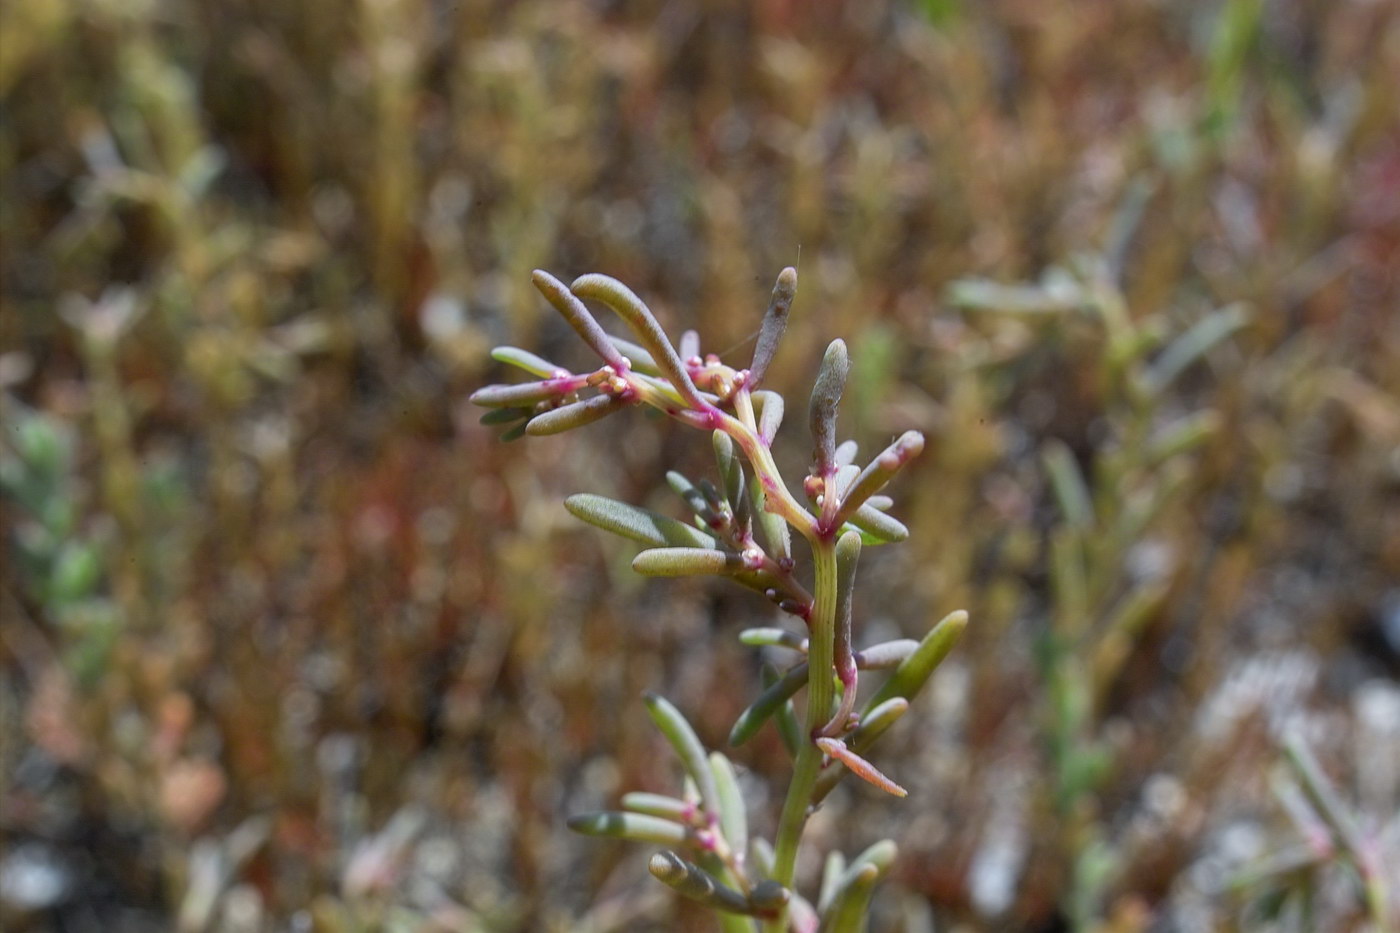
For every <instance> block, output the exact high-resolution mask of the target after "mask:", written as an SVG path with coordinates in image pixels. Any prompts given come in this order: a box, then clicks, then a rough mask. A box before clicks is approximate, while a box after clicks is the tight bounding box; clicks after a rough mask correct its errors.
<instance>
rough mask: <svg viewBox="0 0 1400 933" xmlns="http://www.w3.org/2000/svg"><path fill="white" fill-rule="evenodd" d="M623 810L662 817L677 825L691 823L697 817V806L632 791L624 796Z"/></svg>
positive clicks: (663, 795)
mask: <svg viewBox="0 0 1400 933" xmlns="http://www.w3.org/2000/svg"><path fill="white" fill-rule="evenodd" d="M622 808H623V809H624V810H628V811H630V812H632V813H642V814H646V815H647V816H655V817H660V818H661V819H663V820H671V821H673V822H676V823H689V822H690V820H691V818H692V817H693V816H694V815H695V805H694V804H692V803H687V802H686V801H684V800H677V799H676V798H675V797H667V796H666V795H665V794H649V793H647V792H645V791H632V792H630V793H626V794H623V795H622Z"/></svg>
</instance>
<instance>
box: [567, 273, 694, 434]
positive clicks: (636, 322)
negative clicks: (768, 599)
mask: <svg viewBox="0 0 1400 933" xmlns="http://www.w3.org/2000/svg"><path fill="white" fill-rule="evenodd" d="M569 288H570V289H571V290H572V291H573V293H574V294H575V295H577V296H578V297H580V298H592V299H593V300H595V301H601V302H602V303H603V304H605V305H607V306H608V307H609V308H612V309H613V310H614V311H616V312H617V314H618V316H620V317H621V318H622V319H623V320H624V321H626V322H627V326H629V327H631V328H632V331H633V332H634V333H635V334H636V335H637V339H638V340H640V341H641V344H642V346H643V347H644V348H646V350H647V352H649V353H650V354H651V358H652V359H653V360H654V361H655V362H656V367H657V369H659V370H660V371H661V373H662V374H663V375H664V376H665V377H666V378H667V379H669V380H670V381H671V384H672V385H673V386H675V387H676V391H678V392H680V394H681V397H682V398H684V399H685V400H686V401H687V402H688V403H690V405H692V406H693V407H695V408H700V409H703V408H705V407H706V405H707V403H706V402H705V401H704V400H703V399H701V398H700V393H699V392H698V391H697V390H696V388H695V383H694V382H692V381H691V379H690V374H689V373H687V372H686V370H685V366H684V365H682V363H681V358H680V357H679V356H677V355H676V348H675V347H673V346H671V341H670V339H669V338H667V336H666V332H665V331H663V330H662V329H661V325H660V324H659V323H657V320H656V316H655V315H653V314H652V313H651V309H650V308H648V307H647V306H646V305H645V304H644V303H643V302H642V300H641V299H640V298H638V297H637V296H636V294H635V293H634V292H633V291H632V289H630V288H628V287H627V286H626V285H623V284H622V283H621V282H619V281H618V280H617V279H615V278H612V277H611V276H607V275H599V274H597V273H591V274H589V275H581V276H579V277H578V278H576V279H574V282H573V284H572V285H570V286H569Z"/></svg>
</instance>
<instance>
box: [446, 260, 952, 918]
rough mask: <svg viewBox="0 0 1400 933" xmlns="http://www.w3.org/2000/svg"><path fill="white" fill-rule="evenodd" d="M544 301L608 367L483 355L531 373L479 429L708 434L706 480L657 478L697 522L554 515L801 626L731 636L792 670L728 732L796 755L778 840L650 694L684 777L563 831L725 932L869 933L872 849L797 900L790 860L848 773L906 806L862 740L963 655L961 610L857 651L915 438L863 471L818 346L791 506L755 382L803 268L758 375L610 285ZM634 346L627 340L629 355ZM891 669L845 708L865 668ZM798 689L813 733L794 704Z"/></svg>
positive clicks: (616, 513)
mask: <svg viewBox="0 0 1400 933" xmlns="http://www.w3.org/2000/svg"><path fill="white" fill-rule="evenodd" d="M533 281H534V284H535V286H536V288H538V289H539V291H540V293H541V294H543V295H544V297H545V299H546V300H547V301H549V303H550V304H551V305H552V306H553V307H554V308H555V310H557V311H558V312H559V313H560V315H561V316H562V317H563V318H564V320H565V321H567V322H568V324H569V325H570V327H572V328H573V329H574V331H575V332H576V333H577V334H578V335H579V337H580V338H581V339H582V340H583V342H584V343H585V344H587V346H588V347H589V348H590V349H591V350H592V351H593V352H594V353H595V354H596V355H597V356H598V357H599V359H600V361H601V365H599V366H598V368H597V369H595V370H593V371H591V372H584V373H575V372H572V371H570V370H568V369H566V368H564V367H562V366H558V365H556V364H554V363H552V362H550V361H548V360H544V359H542V358H540V357H538V356H536V355H535V354H533V353H530V352H528V351H525V350H521V349H518V348H515V347H501V348H497V349H496V350H494V351H493V352H492V356H493V357H494V358H495V359H496V360H498V361H500V362H503V363H508V364H510V365H513V366H516V367H518V368H520V369H523V370H525V371H526V372H528V373H530V374H531V375H532V376H535V377H536V380H535V381H531V382H526V383H519V384H514V385H493V386H488V387H486V388H483V389H480V390H478V391H477V392H476V393H474V394H473V395H472V397H471V400H472V401H473V402H475V403H476V404H478V405H482V406H485V407H487V408H490V409H491V411H489V412H488V413H487V414H486V415H485V416H484V417H483V419H482V421H483V422H484V423H489V424H503V425H510V428H509V430H508V431H507V432H506V435H505V436H506V438H507V439H512V438H516V437H519V436H521V435H522V434H529V435H536V436H540V435H550V434H557V433H560V432H562V431H567V430H571V429H573V428H576V427H581V426H583V425H585V424H590V423H592V422H595V421H598V420H601V419H603V418H606V417H608V416H610V415H612V414H615V413H616V412H619V411H621V410H623V409H625V408H632V407H636V406H639V405H648V406H650V407H652V408H655V409H657V410H659V411H661V412H662V413H664V414H665V415H667V416H668V417H670V418H673V419H675V420H677V421H680V422H682V423H684V424H687V425H690V426H691V427H694V428H698V429H701V430H705V431H708V432H710V435H711V440H712V445H713V448H714V454H715V478H714V479H710V478H700V479H698V480H691V479H690V478H689V477H686V476H683V475H681V474H680V473H677V472H671V473H668V474H667V477H666V480H667V484H668V485H669V486H670V487H671V489H672V490H673V491H674V492H675V493H676V495H677V496H678V497H679V498H680V499H681V501H682V503H683V504H684V506H685V507H686V508H687V509H688V511H689V512H690V513H691V515H690V520H689V521H685V520H681V519H677V518H673V517H671V516H668V515H663V514H660V513H657V512H653V511H651V510H649V509H644V508H641V507H638V506H635V505H631V504H628V503H624V502H619V501H616V500H613V499H608V498H605V497H603V496H598V495H593V494H588V493H584V494H579V495H575V496H571V497H570V498H569V499H568V500H567V501H566V503H565V505H566V507H567V508H568V510H569V511H570V512H571V513H572V514H573V515H575V516H577V517H578V518H580V519H582V520H583V521H586V522H588V523H590V524H592V525H596V526H598V527H599V528H602V529H604V530H606V531H610V532H612V533H614V534H617V535H619V536H621V537H624V538H628V539H630V540H632V541H636V542H637V543H639V544H641V545H643V546H644V549H643V550H642V551H641V552H639V553H638V554H637V556H636V557H635V559H634V560H633V562H632V568H633V569H634V570H635V571H637V572H638V573H640V574H643V575H645V576H659V577H676V576H693V575H715V576H724V577H728V578H729V579H731V580H733V581H734V582H736V583H738V584H739V585H741V586H743V587H746V588H748V589H751V590H754V591H756V592H758V593H760V594H762V595H763V596H764V597H765V598H767V599H768V600H769V601H770V602H772V603H773V604H774V605H775V606H776V607H777V608H778V609H779V610H781V611H782V612H783V613H784V614H786V615H787V616H789V617H791V618H792V619H793V620H795V626H794V628H781V627H757V628H749V629H746V630H744V631H743V632H742V633H741V634H740V640H741V641H742V642H743V643H744V644H747V645H751V646H756V647H760V648H770V649H779V650H778V651H777V652H776V653H779V654H781V653H787V654H790V663H789V664H788V666H787V667H786V669H783V670H779V669H776V668H772V667H766V668H765V671H764V679H765V685H764V689H763V690H762V692H761V693H760V694H759V696H758V697H757V699H755V700H754V702H753V703H752V704H750V705H749V707H748V708H747V709H745V710H744V711H743V713H742V714H740V716H739V718H738V720H737V721H736V722H735V723H734V726H733V728H732V729H731V731H730V734H729V744H730V746H732V747H737V746H741V745H743V744H744V743H746V742H748V741H749V740H750V739H752V738H753V737H754V736H755V735H756V734H757V733H758V731H759V730H760V729H761V728H762V727H763V726H764V725H765V724H766V723H768V722H770V721H771V722H773V723H774V724H775V727H776V729H777V730H778V733H779V735H780V736H781V737H782V741H783V744H784V746H785V747H786V748H787V750H788V752H789V753H790V754H791V756H792V758H793V762H794V764H793V776H792V781H791V783H790V785H789V789H788V795H787V800H786V802H785V804H784V807H783V811H782V813H781V815H780V816H779V819H778V825H777V835H776V839H775V843H772V844H770V843H769V842H768V841H767V840H766V839H764V838H762V837H760V836H758V835H756V834H751V833H750V832H749V828H748V813H747V807H746V806H745V802H744V799H743V795H742V792H741V788H740V785H739V782H738V781H737V779H736V777H735V768H734V764H733V762H731V760H730V759H729V758H728V757H726V756H725V755H724V754H722V753H720V752H718V751H707V750H706V749H705V748H704V746H703V745H702V743H701V742H700V739H699V737H698V736H697V735H696V733H695V730H694V729H693V728H692V727H691V725H690V724H689V723H688V722H687V721H686V719H685V717H684V716H683V715H682V713H681V712H680V711H679V710H678V709H677V708H676V707H675V706H673V705H672V704H671V703H669V702H668V701H666V700H665V699H662V698H661V697H659V696H656V695H648V697H647V699H646V703H647V707H648V709H649V711H650V713H651V716H652V719H653V720H654V721H655V723H656V725H657V727H658V728H659V729H660V731H661V732H662V734H663V735H664V736H665V737H666V739H667V741H668V742H669V743H670V745H671V747H672V748H673V749H674V751H675V753H676V755H677V757H678V758H679V759H680V761H681V763H682V765H683V766H684V770H685V774H686V779H685V785H684V787H683V789H682V791H681V793H680V795H679V796H665V795H659V794H654V793H630V794H627V795H625V796H624V797H623V798H622V801H621V806H622V809H621V810H618V811H610V812H603V813H591V814H586V815H582V816H578V817H575V818H573V819H572V820H570V823H569V825H570V827H571V828H572V829H574V830H575V831H577V832H581V833H585V834H589V835H597V836H611V837H615V838H622V839H629V840H632V841H637V842H647V843H653V844H659V845H663V846H667V847H669V848H668V850H667V851H663V852H661V853H659V854H657V855H656V856H655V857H654V858H653V859H652V861H651V864H650V866H649V867H650V871H651V873H652V874H653V875H654V876H655V877H656V878H657V879H659V880H660V881H662V882H663V883H665V884H667V885H669V886H670V887H672V888H673V889H675V890H676V891H677V892H678V893H680V894H682V895H684V896H686V897H689V898H692V899H695V900H698V901H701V902H703V903H705V904H706V905H708V906H710V907H712V908H714V909H715V910H716V911H718V912H719V916H720V917H721V920H722V922H723V924H724V928H725V929H726V930H748V931H751V930H753V929H754V924H755V923H761V924H762V925H763V928H764V929H765V930H787V929H792V930H799V931H816V930H824V931H825V930H831V931H839V930H856V929H859V928H860V925H861V924H862V923H863V922H864V920H863V918H864V915H865V910H866V907H867V905H868V903H869V900H870V897H871V893H872V891H873V889H874V885H875V883H876V881H878V880H879V878H880V877H881V876H882V875H883V874H884V873H885V871H886V870H887V869H888V867H889V865H890V864H891V863H892V861H893V859H894V856H895V846H894V843H893V842H889V841H884V842H881V843H877V844H876V845H874V846H872V847H871V848H869V849H867V850H866V851H865V852H863V853H861V854H860V855H858V856H856V857H855V858H853V859H852V860H851V861H850V862H849V863H847V862H846V861H845V860H844V858H843V857H842V856H841V855H840V854H839V853H832V854H831V855H830V856H829V857H828V859H827V863H826V870H825V872H824V873H823V880H822V886H821V890H820V892H819V894H818V896H817V897H816V898H814V899H810V900H809V899H806V898H804V897H802V896H801V895H800V894H799V893H798V892H797V891H796V890H795V888H794V884H793V882H794V875H795V870H796V854H797V848H798V845H799V843H800V840H801V835H802V828H803V826H804V825H805V822H806V819H807V817H808V815H809V813H810V812H811V811H812V810H813V809H814V808H815V807H817V806H819V805H820V804H821V802H822V801H823V800H824V799H825V797H826V796H827V794H829V793H830V792H831V790H832V789H833V788H834V787H835V786H836V784H837V783H838V782H839V781H840V780H841V778H842V777H843V776H844V775H845V774H847V773H853V774H855V775H856V776H858V777H860V778H862V779H863V780H865V781H866V782H868V783H869V784H871V785H873V786H874V787H877V788H879V789H881V790H884V791H886V792H888V793H891V794H893V795H895V796H899V797H903V796H905V795H906V791H905V790H904V788H903V787H901V786H900V785H899V784H898V783H896V782H895V781H894V780H892V779H891V778H889V777H887V776H886V775H884V774H883V773H881V772H880V771H879V770H878V769H877V768H876V767H875V765H873V764H872V763H871V762H870V761H869V760H868V759H867V758H866V755H867V754H868V752H869V750H870V748H871V746H872V745H873V744H874V743H875V741H876V740H877V739H878V738H879V737H880V736H881V735H883V734H884V733H885V731H886V730H888V729H889V728H890V726H892V725H893V724H894V723H895V722H896V721H897V720H898V719H899V718H900V717H901V716H902V715H903V714H904V713H905V712H907V710H908V709H909V702H910V700H911V699H912V698H913V697H914V696H915V695H916V694H917V693H918V692H919V690H920V689H921V688H922V687H923V685H924V684H925V683H926V682H927V681H928V679H929V677H930V676H931V675H932V674H933V672H934V670H935V669H936V668H937V667H938V665H939V663H940V662H941V661H942V660H943V659H944V658H945V657H946V656H947V655H948V652H949V651H950V650H951V649H952V647H953V645H954V644H955V643H956V642H957V640H958V638H959V636H960V635H961V633H962V630H963V628H964V626H965V625H966V622H967V614H966V613H964V612H961V611H959V612H954V613H951V614H949V615H948V616H946V617H944V618H943V619H942V620H941V621H939V622H938V623H937V624H936V625H934V626H933V627H932V628H931V629H930V630H929V632H928V633H927V634H926V635H925V637H924V638H923V639H922V640H917V641H916V640H913V639H897V640H893V641H886V642H882V643H879V644H874V645H869V646H866V647H864V648H859V649H857V648H856V647H855V646H854V640H853V629H854V625H853V615H854V612H853V593H854V588H855V580H856V569H857V565H858V563H859V559H860V554H861V550H862V549H863V548H864V547H866V546H872V545H880V544H886V543H892V542H898V541H902V540H904V539H905V538H907V537H908V535H909V531H908V529H907V528H905V526H904V525H903V524H902V523H900V522H899V521H898V520H897V519H895V518H894V517H893V516H891V515H890V514H889V510H890V508H891V507H892V506H893V504H894V503H893V500H892V499H891V498H890V497H889V496H887V495H885V494H884V489H885V487H886V486H887V485H888V484H889V483H890V481H891V480H893V479H894V477H895V476H896V475H898V474H899V472H900V471H901V470H902V469H903V468H904V467H905V466H906V465H907V464H908V463H909V462H910V461H911V460H913V459H914V458H915V457H916V456H918V455H919V453H920V452H921V451H922V450H923V446H924V439H923V436H922V435H921V434H919V433H918V432H917V431H908V432H906V433H904V434H903V435H901V436H900V437H898V438H897V439H895V440H894V441H893V442H892V443H891V444H890V445H889V446H888V447H886V448H885V449H884V450H883V451H881V452H880V453H879V454H878V455H877V456H875V457H874V458H873V459H871V460H870V461H869V462H868V463H866V464H865V465H864V466H859V465H857V463H856V458H857V456H858V453H859V451H858V449H857V446H856V444H855V442H854V441H849V440H848V441H844V442H842V441H840V440H839V438H838V432H837V416H838V412H839V409H840V404H841V397H842V394H843V392H844V389H845V385H846V380H847V376H848V374H849V370H850V360H849V355H848V353H847V350H846V345H845V343H844V342H843V341H841V340H834V341H832V343H831V344H830V345H829V346H828V347H827V350H826V353H825V354H824V356H823V358H822V363H821V367H820V370H819V372H818V374H817V378H816V380H815V383H814V386H813V389H812V393H811V397H810V400H809V403H808V427H809V430H810V433H811V437H812V462H811V468H810V470H809V472H808V474H807V476H806V477H805V478H804V480H803V482H802V484H801V487H800V489H801V494H800V495H797V494H794V493H793V492H792V490H791V489H790V488H789V487H788V485H787V484H786V483H785V482H784V481H783V479H782V477H781V476H780V475H779V473H778V470H777V467H776V465H775V463H774V460H773V456H772V444H773V442H774V440H775V438H776V435H777V432H778V429H779V427H780V426H781V424H782V421H783V416H784V413H785V411H786V403H785V400H784V399H783V397H782V395H780V394H778V393H777V392H774V391H771V390H768V389H763V388H760V386H761V384H762V381H763V377H764V375H765V374H766V372H767V370H768V366H769V364H770V363H771V362H772V360H773V357H774V354H775V353H776V351H777V348H778V345H779V341H780V339H781V337H782V335H783V333H784V331H785V329H786V327H787V324H788V318H789V316H790V313H791V310H792V304H793V300H794V298H795V296H796V291H797V272H796V270H794V269H792V268H787V269H784V270H783V271H782V273H781V274H780V275H779V276H778V279H777V282H776V284H775V285H774V287H773V294H772V298H771V300H770V302H769V305H768V309H767V311H766V313H765V314H764V316H763V321H762V324H761V326H760V329H759V334H758V340H757V344H756V347H755V352H754V356H753V359H752V361H751V362H750V364H749V365H748V366H747V367H746V368H742V369H735V368H733V367H731V366H729V365H728V364H726V363H725V362H723V361H722V360H721V359H720V358H719V356H717V355H715V354H712V353H710V354H702V352H701V347H700V340H699V337H698V335H696V334H695V333H694V332H693V331H688V332H686V333H685V334H684V335H683V336H682V337H681V339H680V341H679V343H678V344H672V342H671V340H670V338H669V337H668V336H667V335H666V332H665V331H664V330H663V329H662V327H661V325H660V324H659V323H658V321H657V319H656V317H655V315H654V314H653V313H652V312H651V310H650V309H649V308H648V307H647V306H646V304H645V303H643V302H642V300H641V299H640V298H638V297H637V296H636V294H634V293H633V292H632V291H631V289H629V288H628V287H627V286H625V285H623V284H622V283H621V282H619V281H617V280H616V279H613V278H610V277H608V276H605V275H598V274H590V275H584V276H581V277H579V278H578V279H575V280H574V282H573V283H572V285H570V286H568V287H566V286H565V285H564V284H563V283H562V282H560V281H559V280H558V279H556V278H554V277H553V276H551V275H549V274H548V273H547V272H543V271H536V272H535V273H534V276H533ZM585 300H588V301H593V302H597V303H599V304H601V305H604V306H605V307H607V308H609V309H610V310H612V311H613V312H615V313H616V314H617V316H618V317H620V318H621V319H622V320H623V322H624V323H625V324H626V325H627V327H628V328H629V330H630V331H631V336H632V339H631V340H628V339H623V338H620V337H616V336H613V335H612V334H610V333H608V332H607V331H605V330H604V329H603V327H602V326H601V325H600V324H599V323H598V321H597V319H596V318H595V317H594V316H593V314H592V313H591V312H590V311H589V309H588V307H587V305H586V304H585V303H584V302H585ZM634 341H635V342H634ZM794 532H795V533H796V536H797V537H799V538H802V539H803V540H805V541H806V543H807V546H808V550H809V551H810V554H811V567H812V573H811V582H810V583H805V582H804V581H803V578H804V576H805V574H804V573H802V572H800V569H805V568H799V566H798V562H797V558H796V557H795V555H794V551H793V537H794ZM868 671H877V672H886V674H887V676H886V678H885V680H884V682H883V683H882V684H881V685H880V686H879V688H878V689H877V690H875V691H874V692H873V693H872V694H871V695H870V696H869V698H868V699H867V700H866V701H865V704H864V706H863V708H861V709H860V710H859V711H857V704H858V700H859V686H860V677H861V674H862V673H864V672H868ZM804 688H805V689H806V691H807V697H806V711H805V723H803V722H799V719H798V714H797V711H796V709H795V707H794V702H793V701H794V699H795V698H796V697H797V695H798V694H799V693H801V692H802V691H803V690H804Z"/></svg>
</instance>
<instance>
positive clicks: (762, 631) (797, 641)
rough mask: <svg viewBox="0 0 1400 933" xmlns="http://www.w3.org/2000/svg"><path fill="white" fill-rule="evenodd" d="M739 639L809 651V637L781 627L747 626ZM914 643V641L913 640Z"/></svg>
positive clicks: (747, 643) (758, 644)
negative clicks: (806, 637)
mask: <svg viewBox="0 0 1400 933" xmlns="http://www.w3.org/2000/svg"><path fill="white" fill-rule="evenodd" d="M739 641H740V642H741V643H742V644H745V645H752V646H753V647H756V648H758V647H769V646H771V647H779V646H781V647H783V648H791V649H792V650H793V651H800V652H802V653H803V654H806V653H807V639H805V638H803V637H802V636H801V635H799V634H797V633H796V632H789V631H788V630H787V629H781V628H746V629H744V630H743V631H742V632H740V633H739ZM911 644H913V642H911Z"/></svg>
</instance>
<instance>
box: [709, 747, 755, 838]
mask: <svg viewBox="0 0 1400 933" xmlns="http://www.w3.org/2000/svg"><path fill="white" fill-rule="evenodd" d="M710 773H711V774H713V775H714V778H715V789H716V791H717V792H718V793H719V827H720V830H721V831H723V833H724V841H725V842H727V843H729V847H730V849H732V850H733V851H734V852H737V853H740V854H742V853H744V852H746V851H748V847H749V818H748V814H747V813H746V812H745V811H744V795H743V792H742V791H740V790H739V779H738V777H737V776H736V775H735V774H734V764H733V763H732V762H731V761H730V760H729V759H728V758H726V757H724V756H723V755H721V754H720V753H719V752H710Z"/></svg>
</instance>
